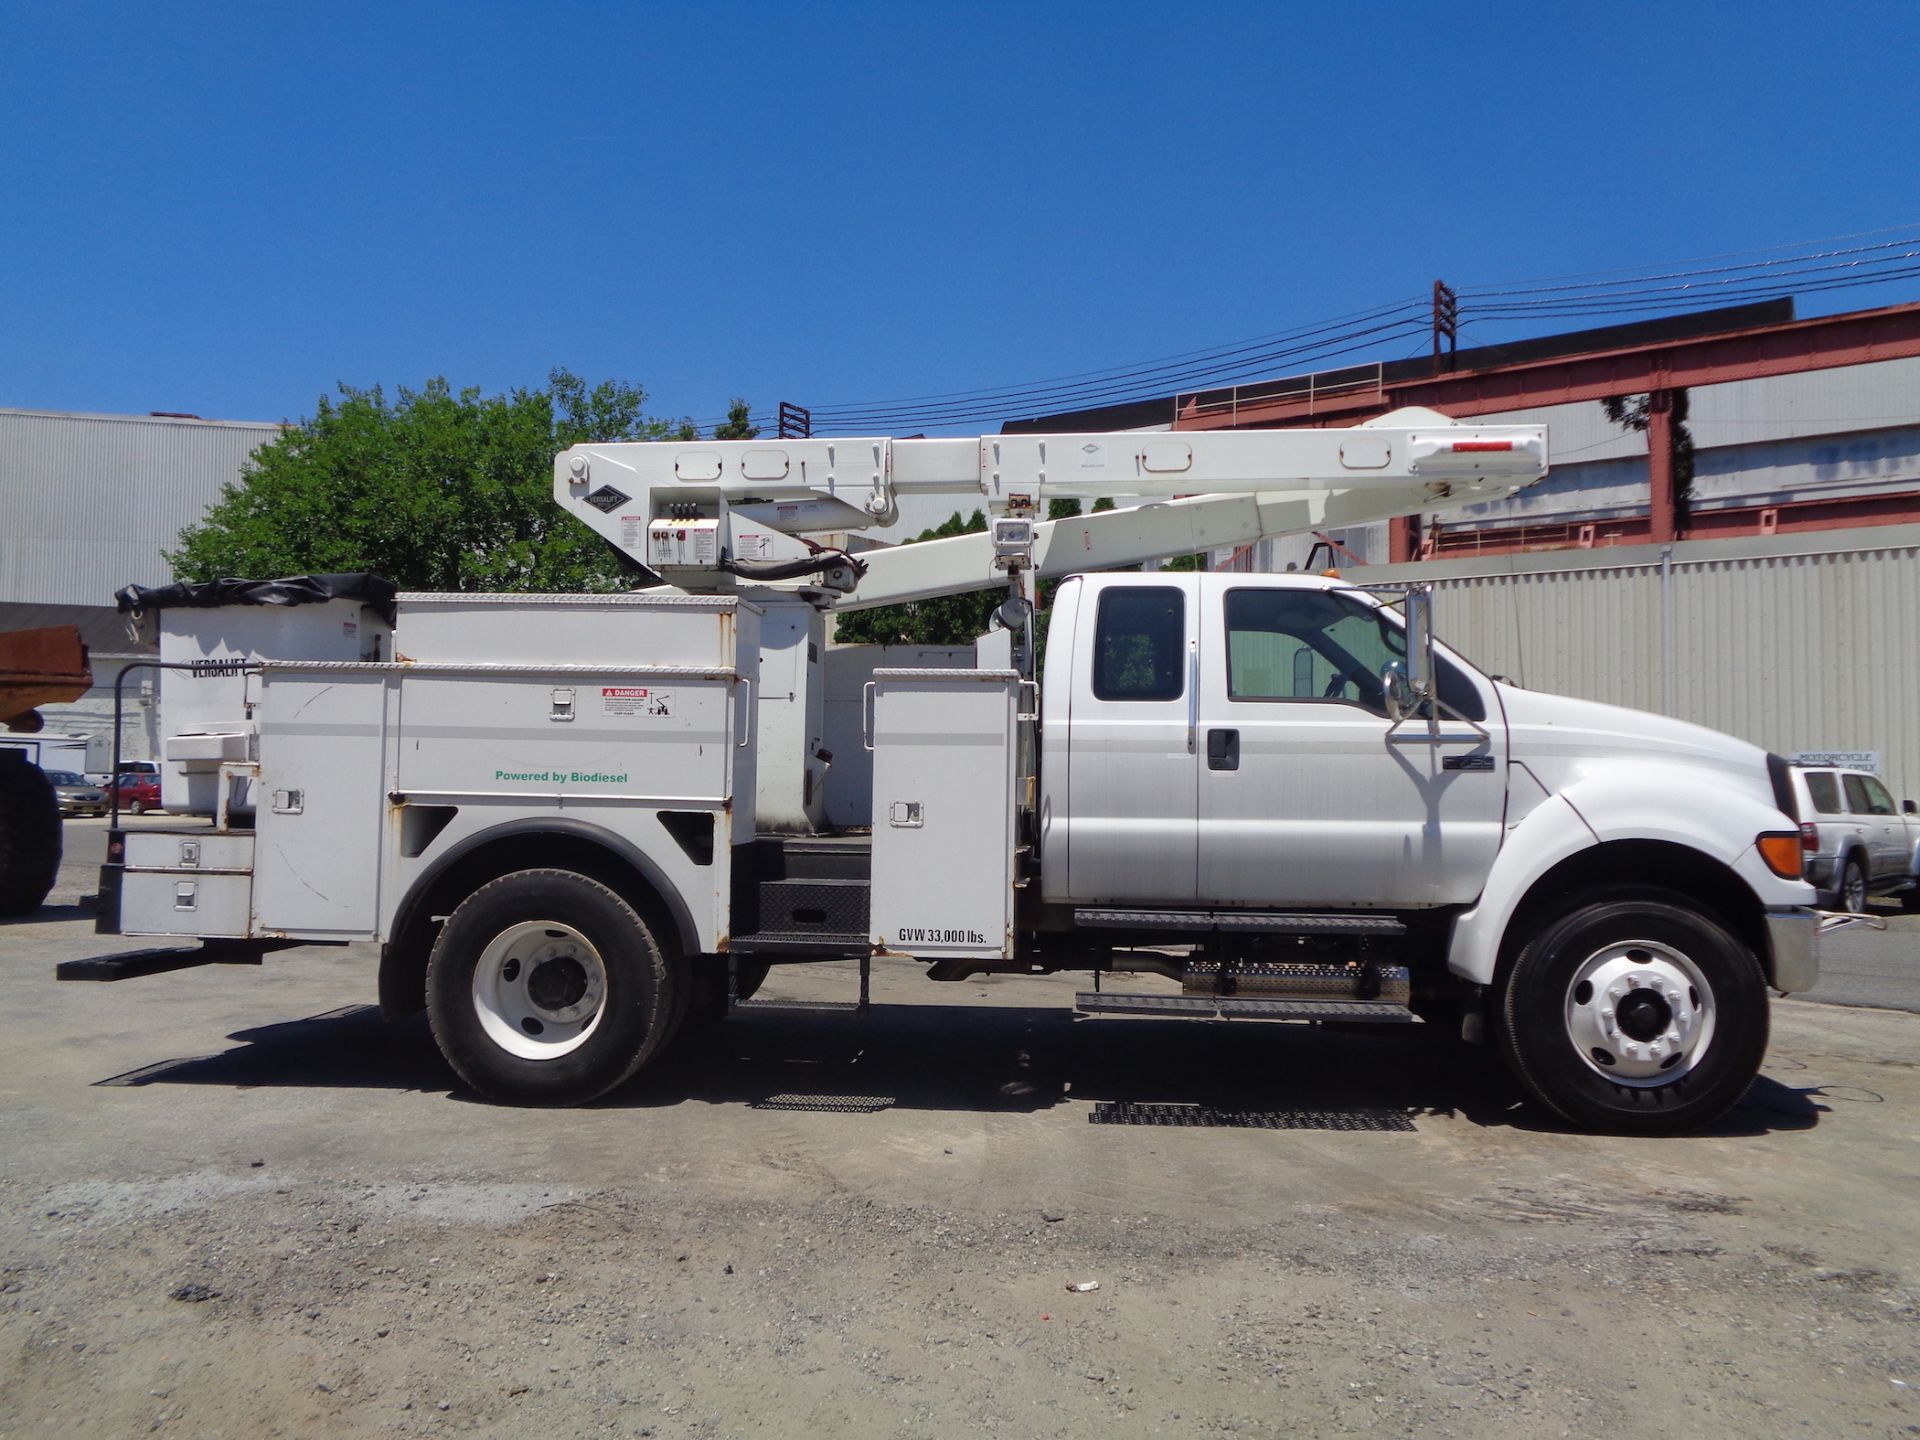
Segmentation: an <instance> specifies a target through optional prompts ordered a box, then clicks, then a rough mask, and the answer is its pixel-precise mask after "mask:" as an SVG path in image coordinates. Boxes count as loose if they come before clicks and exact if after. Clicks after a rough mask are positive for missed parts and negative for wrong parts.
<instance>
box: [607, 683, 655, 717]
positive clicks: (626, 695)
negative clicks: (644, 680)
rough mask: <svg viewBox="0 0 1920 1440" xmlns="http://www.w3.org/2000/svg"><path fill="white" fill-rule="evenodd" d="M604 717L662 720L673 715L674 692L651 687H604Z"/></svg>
mask: <svg viewBox="0 0 1920 1440" xmlns="http://www.w3.org/2000/svg"><path fill="white" fill-rule="evenodd" d="M600 713H601V714H602V715H644V716H651V717H653V718H656V719H658V718H661V717H664V716H670V715H672V714H673V691H671V690H656V689H654V688H653V687H652V686H651V685H602V686H601V687H600Z"/></svg>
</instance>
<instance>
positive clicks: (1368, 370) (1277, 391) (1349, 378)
mask: <svg viewBox="0 0 1920 1440" xmlns="http://www.w3.org/2000/svg"><path fill="white" fill-rule="evenodd" d="M1386 394H1387V385H1386V365H1385V362H1382V361H1376V362H1375V363H1374V364H1372V365H1349V366H1347V367H1346V368H1345V369H1341V370H1316V371H1314V372H1313V373H1312V374H1310V375H1290V376H1287V377H1285V378H1284V379H1280V380H1260V381H1256V382H1255V383H1253V384H1251V385H1234V386H1231V387H1230V388H1228V389H1226V390H1217V389H1216V390H1196V391H1193V392H1191V393H1189V394H1185V395H1176V396H1175V397H1174V402H1173V413H1174V417H1175V420H1176V422H1178V421H1179V420H1193V419H1201V418H1205V417H1211V416H1216V415H1226V416H1228V417H1230V419H1231V420H1232V421H1233V422H1234V423H1235V424H1238V423H1239V419H1240V407H1241V405H1243V404H1245V405H1254V404H1273V403H1276V402H1278V403H1282V404H1285V403H1292V404H1296V405H1297V404H1300V403H1302V402H1304V403H1305V405H1306V409H1305V412H1304V413H1306V414H1308V415H1312V414H1314V413H1316V411H1317V410H1318V409H1319V408H1320V407H1322V406H1326V405H1331V404H1332V403H1333V402H1335V401H1339V402H1341V405H1340V408H1342V409H1346V408H1349V407H1350V404H1351V402H1353V401H1355V400H1363V401H1364V400H1377V401H1382V402H1384V401H1385V399H1386Z"/></svg>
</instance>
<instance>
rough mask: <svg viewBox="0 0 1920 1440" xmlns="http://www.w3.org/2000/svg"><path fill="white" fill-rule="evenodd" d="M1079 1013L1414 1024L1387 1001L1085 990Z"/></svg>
mask: <svg viewBox="0 0 1920 1440" xmlns="http://www.w3.org/2000/svg"><path fill="white" fill-rule="evenodd" d="M1073 1003H1074V1008H1075V1009H1076V1010H1078V1011H1080V1012H1081V1013H1082V1014H1085V1015H1193V1016H1199V1017H1201V1018H1203V1019H1215V1018H1217V1019H1222V1020H1346V1021H1357V1022H1365V1023H1369V1024H1382V1025H1404V1024H1410V1023H1411V1022H1412V1021H1413V1020H1414V1018H1415V1016H1414V1014H1413V1012H1412V1011H1411V1010H1409V1009H1407V1007H1406V1006H1404V1005H1395V1004H1393V1003H1391V1002H1389V1001H1381V1000H1247V999H1241V998H1239V997H1237V996H1231V995H1226V996H1213V995H1107V994H1102V993H1101V992H1099V991H1097V990H1083V991H1081V992H1080V993H1079V994H1078V995H1076V996H1074V1001H1073Z"/></svg>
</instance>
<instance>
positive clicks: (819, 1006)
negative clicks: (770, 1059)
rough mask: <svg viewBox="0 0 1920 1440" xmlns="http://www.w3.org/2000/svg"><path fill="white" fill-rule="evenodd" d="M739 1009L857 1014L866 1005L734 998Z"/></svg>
mask: <svg viewBox="0 0 1920 1440" xmlns="http://www.w3.org/2000/svg"><path fill="white" fill-rule="evenodd" d="M733 1008H734V1009H735V1010H736V1011H739V1010H752V1011H760V1010H801V1011H807V1012H811V1013H814V1014H821V1015H858V1014H859V1013H860V1012H861V1011H862V1010H863V1009H865V1008H866V1007H865V1006H863V1005H861V1003H860V1002H859V1001H858V1000H736V1001H734V1002H733Z"/></svg>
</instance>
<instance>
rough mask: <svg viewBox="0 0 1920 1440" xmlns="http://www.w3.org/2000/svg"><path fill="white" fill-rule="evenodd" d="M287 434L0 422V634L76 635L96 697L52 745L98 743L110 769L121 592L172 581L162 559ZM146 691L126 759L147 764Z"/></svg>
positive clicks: (147, 421)
mask: <svg viewBox="0 0 1920 1440" xmlns="http://www.w3.org/2000/svg"><path fill="white" fill-rule="evenodd" d="M279 433H280V427H279V426H278V425H273V424H261V423H257V422H252V421H237V420H199V419H194V418H191V417H186V416H170V415H152V416H148V415H79V414H67V413H62V412H56V411H45V410H9V409H0V630H26V629H32V628H35V627H37V626H41V625H77V626H79V627H80V631H81V634H82V635H83V636H84V637H85V639H86V642H87V644H88V645H89V646H90V647H91V648H92V651H93V672H94V680H95V685H94V688H93V689H92V690H91V691H89V692H88V693H87V695H86V696H85V698H83V699H81V700H79V701H77V702H76V703H75V704H73V705H61V706H52V707H49V708H48V709H47V710H46V711H45V712H44V714H45V718H46V721H47V729H48V731H49V732H50V733H85V734H87V735H88V736H89V737H91V738H92V739H93V741H94V743H93V745H92V747H91V749H90V752H89V756H88V765H89V768H91V769H94V770H103V769H105V768H106V766H107V764H108V763H109V751H108V747H107V745H106V743H105V737H106V734H107V731H108V729H109V728H110V724H109V722H110V719H111V716H112V706H113V696H112V689H111V686H112V683H113V679H114V676H115V675H116V674H118V672H119V669H120V666H121V664H122V663H124V662H123V657H125V656H126V655H127V654H128V652H129V651H130V649H131V647H130V645H129V643H128V639H127V635H126V628H125V626H124V625H123V624H122V623H121V620H120V617H119V616H118V615H117V614H116V613H115V611H114V605H113V593H114V591H116V590H118V589H119V588H120V587H121V586H122V585H126V584H128V583H130V582H131V583H135V584H141V585H157V584H162V583H164V582H165V581H167V580H170V579H171V578H172V575H171V573H170V572H169V570H168V568H167V564H166V561H165V560H164V559H162V558H161V552H162V551H163V550H165V549H167V548H168V547H170V546H172V545H173V544H174V543H175V542H176V540H177V539H178V537H179V534H180V531H181V530H182V529H183V528H184V527H186V526H187V525H190V524H192V523H193V522H194V521H196V520H198V519H199V518H200V517H201V515H202V514H203V513H204V512H205V510H206V508H207V506H208V505H209V504H211V503H212V502H213V501H214V500H216V499H218V498H219V495H220V489H221V487H222V486H224V485H227V484H230V483H232V482H234V481H236V480H238V479H239V478H240V475H241V472H242V470H243V469H244V467H245V465H246V462H247V457H248V456H250V455H251V454H252V453H253V452H254V450H255V449H256V448H258V447H259V446H261V445H264V444H266V443H267V442H268V441H270V440H272V439H273V438H274V437H275V436H276V435H278V434H279ZM150 689H151V685H150V681H149V683H139V682H137V681H136V680H135V679H130V680H129V681H128V693H129V695H130V696H132V697H133V698H134V704H133V706H132V711H133V714H134V715H135V717H136V723H133V724H130V725H129V726H128V728H127V731H126V735H125V737H124V738H125V741H126V743H127V746H128V750H127V758H130V759H144V758H148V756H149V754H150V751H151V746H152V743H153V740H152V728H151V724H150V723H149V722H150V716H151V708H152V707H151V704H150V699H148V698H147V692H149V691H150ZM143 702H144V703H143Z"/></svg>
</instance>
